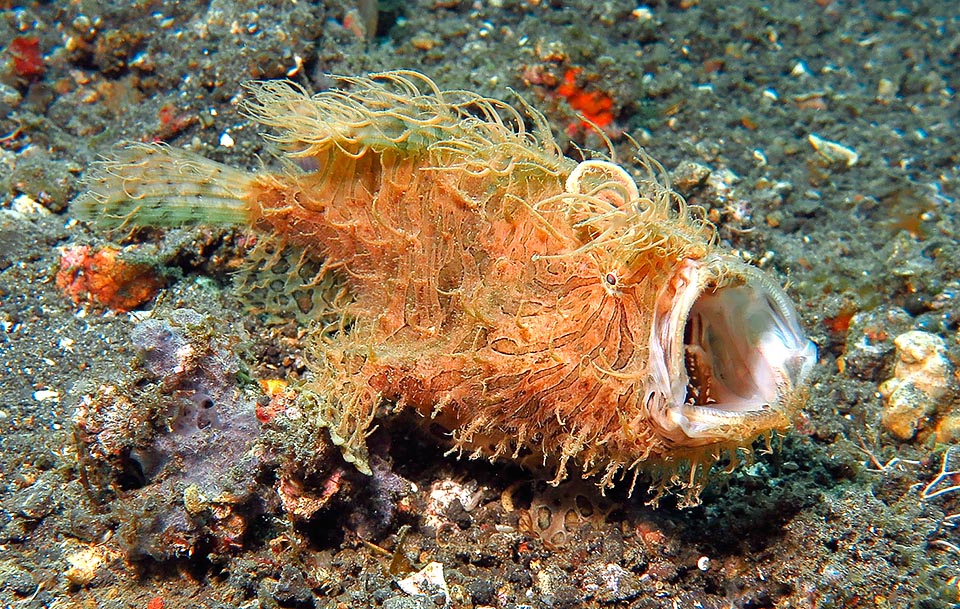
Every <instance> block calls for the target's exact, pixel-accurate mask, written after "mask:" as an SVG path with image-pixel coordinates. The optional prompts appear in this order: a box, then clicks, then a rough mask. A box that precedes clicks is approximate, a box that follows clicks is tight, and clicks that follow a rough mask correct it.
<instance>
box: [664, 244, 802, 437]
mask: <svg viewBox="0 0 960 609" xmlns="http://www.w3.org/2000/svg"><path fill="white" fill-rule="evenodd" d="M675 285H676V290H675V292H674V293H673V295H672V296H668V298H669V300H670V303H671V306H670V307H669V310H670V313H669V314H667V315H664V316H663V318H662V319H661V320H660V323H658V324H657V331H656V333H655V336H656V337H657V338H658V339H659V341H660V344H659V346H658V345H654V347H653V349H654V350H655V351H658V350H659V349H662V351H661V352H660V353H662V356H663V358H664V360H663V361H664V363H665V366H664V367H663V368H659V369H660V370H662V371H664V372H665V373H666V376H667V377H668V379H669V380H667V381H666V382H667V386H669V387H670V395H671V399H670V404H669V405H668V408H667V412H665V413H664V415H665V416H664V417H663V418H662V422H663V425H664V429H665V430H669V429H673V430H676V431H682V434H683V435H684V436H686V437H687V438H688V439H694V438H698V439H702V440H709V439H711V438H720V437H725V436H728V435H730V434H731V433H734V432H733V429H734V428H742V429H743V430H747V429H748V428H749V429H750V430H752V429H754V428H756V429H760V428H761V427H768V426H776V425H779V424H780V423H778V422H777V421H781V420H782V419H783V416H784V413H783V412H781V411H782V410H783V409H782V406H783V403H784V401H785V399H787V398H788V396H789V394H790V392H792V391H795V390H797V388H798V387H799V386H800V385H801V384H802V383H803V382H804V380H805V378H806V377H807V375H808V374H809V372H810V370H811V368H812V367H813V365H814V363H815V361H816V347H815V346H814V345H813V343H811V342H810V341H809V340H808V339H807V338H806V336H804V334H803V331H802V330H801V329H800V325H799V323H798V321H797V316H796V312H795V310H794V308H793V305H792V304H791V303H790V300H789V298H788V297H787V295H786V294H785V293H784V292H783V290H782V289H780V286H779V285H778V284H777V283H776V282H775V281H774V280H772V279H771V278H769V277H768V276H767V275H766V274H765V273H763V272H762V271H760V270H759V269H756V268H754V267H751V266H749V265H746V264H743V263H742V262H740V261H738V260H735V259H731V258H728V257H720V256H718V257H716V258H712V259H707V260H703V261H700V262H699V263H695V262H693V261H691V262H690V263H689V264H688V265H686V266H685V267H683V268H682V269H681V271H680V273H679V274H678V279H677V280H676V282H675ZM764 421H768V422H767V423H764Z"/></svg>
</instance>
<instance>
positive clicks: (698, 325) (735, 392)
mask: <svg viewBox="0 0 960 609" xmlns="http://www.w3.org/2000/svg"><path fill="white" fill-rule="evenodd" d="M786 316H787V313H786V312H784V311H782V310H780V309H779V308H778V307H777V303H775V302H773V301H772V300H771V298H770V297H769V295H768V294H767V293H766V292H765V291H762V290H759V289H757V288H756V287H755V286H750V285H743V286H736V287H725V288H720V289H718V290H716V291H714V292H710V291H709V290H707V291H705V292H704V293H703V294H702V295H701V296H700V297H699V298H698V299H697V300H696V302H694V304H693V308H691V309H690V313H689V315H688V317H687V323H686V327H685V328H684V339H683V342H684V367H685V369H686V372H687V398H686V402H685V403H686V404H689V405H695V406H709V407H710V408H714V409H719V410H724V411H727V412H747V411H752V410H762V409H764V408H766V407H767V406H768V405H769V404H770V403H771V402H773V401H775V400H776V399H777V388H778V384H779V383H780V382H782V381H781V378H780V377H782V375H783V374H784V372H787V370H784V369H783V368H782V367H783V366H784V365H786V363H787V362H785V361H781V360H782V359H783V357H784V356H785V355H786V354H785V353H784V349H783V348H780V347H778V345H782V346H784V347H786V346H787V345H788V344H789V343H793V342H795V339H794V337H795V335H796V332H795V330H794V328H792V327H791V326H792V325H793V322H792V321H791V320H789V319H787V318H786Z"/></svg>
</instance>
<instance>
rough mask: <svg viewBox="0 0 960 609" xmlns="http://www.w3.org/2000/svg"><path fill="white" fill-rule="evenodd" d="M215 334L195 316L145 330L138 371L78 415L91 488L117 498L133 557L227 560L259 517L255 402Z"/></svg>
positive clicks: (174, 316)
mask: <svg viewBox="0 0 960 609" xmlns="http://www.w3.org/2000/svg"><path fill="white" fill-rule="evenodd" d="M218 334H219V333H218V332H217V331H216V324H215V322H214V321H213V320H212V319H210V318H208V317H205V316H203V315H200V314H199V313H197V312H195V311H193V310H190V309H179V310H176V311H173V312H172V313H171V314H170V316H169V318H168V319H147V320H145V321H143V322H141V323H140V324H139V325H138V326H137V327H136V328H135V329H134V331H133V335H132V340H133V343H134V344H135V345H136V347H137V348H138V349H139V350H140V362H141V364H140V367H139V368H138V369H137V370H135V371H134V373H133V375H132V376H130V377H128V378H121V379H119V382H118V383H116V384H105V385H103V386H101V387H100V389H99V390H97V391H96V392H95V393H93V394H91V395H88V396H86V397H84V399H83V400H82V402H81V404H80V406H79V407H78V409H77V412H76V415H75V417H74V421H75V424H76V425H77V430H78V434H79V437H80V440H81V441H82V443H83V446H84V456H83V458H82V459H81V464H82V465H83V466H84V468H85V470H86V479H87V480H88V481H89V482H90V484H92V485H95V486H97V487H104V488H105V487H107V486H113V487H114V488H118V489H119V490H120V491H121V495H122V499H123V500H122V506H123V510H124V512H126V513H127V517H126V518H124V520H123V522H122V523H121V525H120V530H119V533H120V536H121V540H122V541H123V542H124V544H125V546H126V549H127V551H128V553H129V555H130V556H133V557H136V556H141V555H149V556H152V557H154V558H156V559H165V558H171V557H173V556H185V555H191V554H193V552H194V551H195V550H196V549H197V548H198V547H205V548H208V551H210V552H212V553H222V552H225V551H229V550H230V549H231V548H232V547H238V545H239V543H240V541H241V540H242V538H243V536H244V535H245V534H246V529H247V526H248V524H249V520H250V519H251V518H252V517H254V516H255V515H256V514H257V513H258V511H259V510H260V509H261V508H260V507H259V506H258V505H257V502H258V501H259V500H260V499H259V497H260V495H258V494H256V493H254V490H255V489H257V482H256V474H257V472H258V471H259V467H260V458H259V457H258V453H257V451H255V450H254V443H255V442H256V441H257V440H258V439H259V437H260V424H259V423H258V421H257V418H256V413H255V401H256V393H254V392H253V391H252V390H251V388H252V387H253V385H252V384H251V385H250V386H249V387H244V386H242V385H241V384H240V383H239V376H238V375H239V373H240V370H241V368H240V361H239V359H238V358H237V356H236V355H235V354H234V352H233V345H232V344H231V343H230V342H228V341H227V339H223V338H218ZM263 494H264V495H266V493H263Z"/></svg>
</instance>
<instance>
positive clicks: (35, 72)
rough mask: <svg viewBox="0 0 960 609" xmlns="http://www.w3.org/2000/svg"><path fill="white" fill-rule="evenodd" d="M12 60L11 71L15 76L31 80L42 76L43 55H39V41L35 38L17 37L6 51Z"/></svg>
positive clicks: (43, 68)
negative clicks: (12, 70)
mask: <svg viewBox="0 0 960 609" xmlns="http://www.w3.org/2000/svg"><path fill="white" fill-rule="evenodd" d="M7 52H9V53H10V56H11V57H12V58H13V69H14V71H15V72H16V73H17V76H20V77H22V78H27V79H32V78H36V77H38V76H41V75H43V72H44V70H45V69H46V67H45V66H44V65H43V55H42V54H41V53H40V40H39V39H38V38H37V37H36V36H17V37H16V38H14V39H13V41H12V42H10V46H9V47H8V49H7Z"/></svg>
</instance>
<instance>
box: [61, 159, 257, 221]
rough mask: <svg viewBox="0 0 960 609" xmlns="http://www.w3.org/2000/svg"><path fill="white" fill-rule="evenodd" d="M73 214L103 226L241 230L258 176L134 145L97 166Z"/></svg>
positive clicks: (86, 180) (88, 177)
mask: <svg viewBox="0 0 960 609" xmlns="http://www.w3.org/2000/svg"><path fill="white" fill-rule="evenodd" d="M85 182H86V185H87V192H86V193H85V194H84V195H82V196H81V197H80V198H79V199H77V200H76V202H75V203H74V207H73V211H74V214H75V215H76V216H77V217H78V218H80V219H81V220H91V221H93V222H95V223H97V224H99V225H101V226H108V227H118V226H124V225H131V226H165V227H174V226H185V225H193V224H205V225H216V224H219V225H238V224H245V223H247V222H248V220H249V204H248V203H247V202H245V200H244V197H245V196H247V195H248V194H249V193H250V189H251V187H252V186H253V183H254V176H253V175H252V174H250V173H247V172H244V171H240V170H237V169H233V168H231V167H228V166H226V165H223V164H221V163H217V162H216V161H211V160H209V159H205V158H203V157H201V156H199V155H196V154H193V153H190V152H187V151H184V150H178V149H176V148H171V147H170V146H167V145H166V144H142V143H130V144H126V145H125V146H123V147H122V148H121V149H119V151H118V152H117V153H116V154H115V155H114V156H113V157H112V158H108V159H105V160H102V161H100V162H98V163H97V164H96V166H95V167H94V169H93V170H92V171H91V173H90V174H89V175H88V176H87V177H86V178H85Z"/></svg>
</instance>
